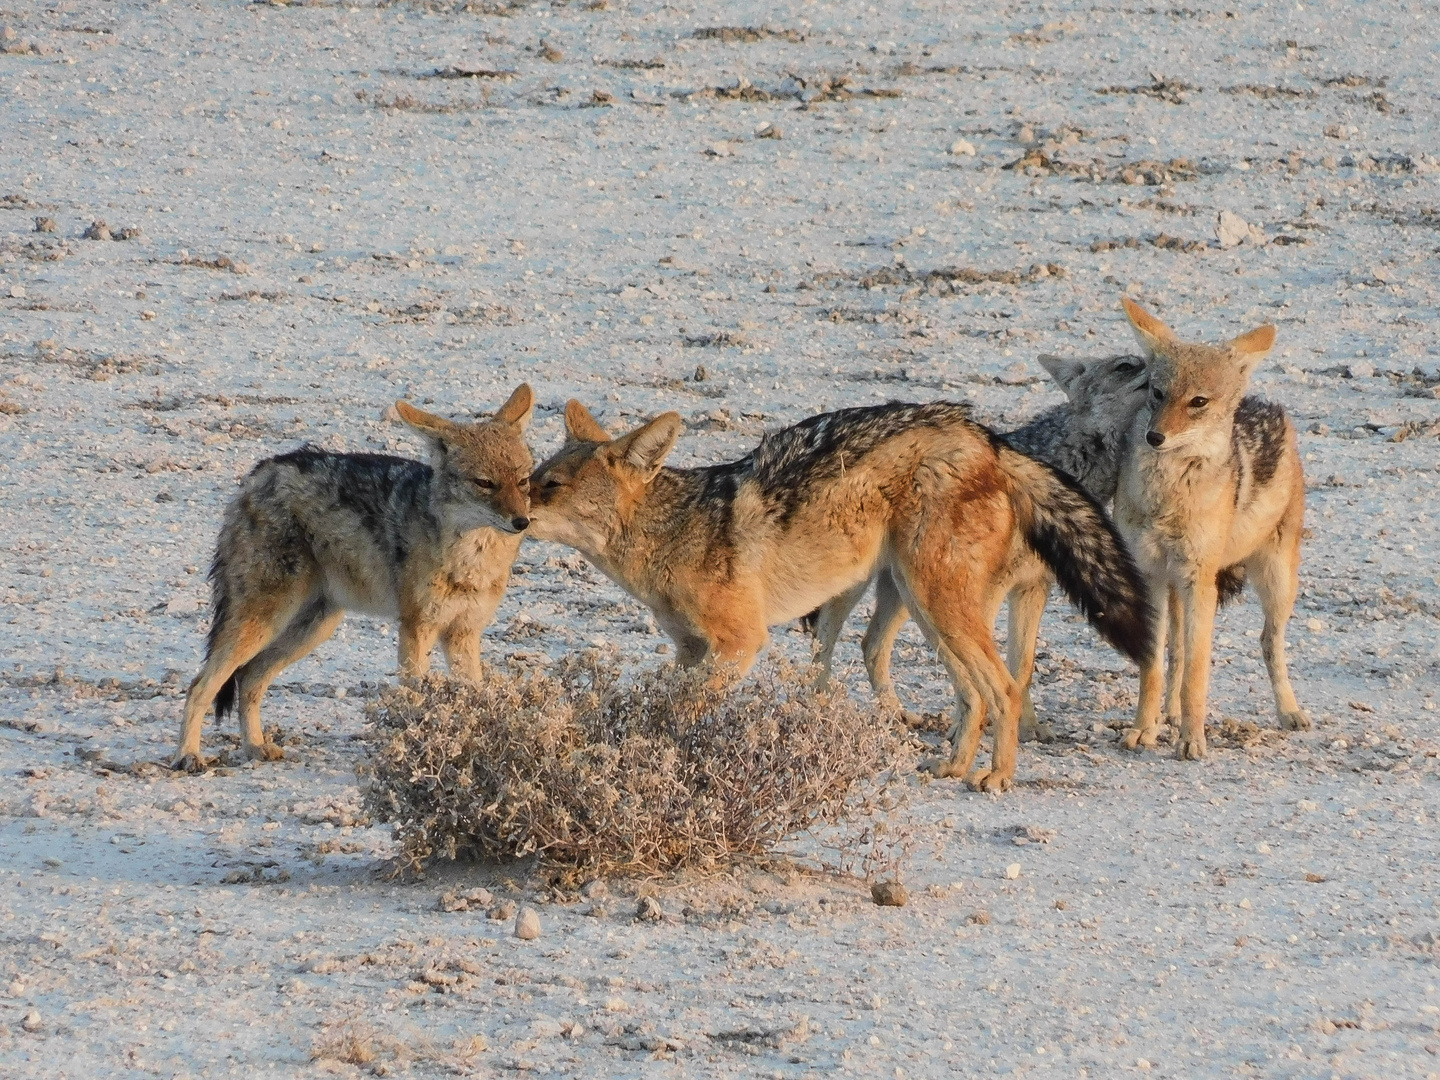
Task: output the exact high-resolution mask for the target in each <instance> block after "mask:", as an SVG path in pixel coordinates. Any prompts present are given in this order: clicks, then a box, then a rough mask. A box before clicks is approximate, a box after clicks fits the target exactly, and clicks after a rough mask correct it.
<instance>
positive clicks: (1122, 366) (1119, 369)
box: [1115, 360, 1140, 375]
mask: <svg viewBox="0 0 1440 1080" xmlns="http://www.w3.org/2000/svg"><path fill="white" fill-rule="evenodd" d="M1139 370H1140V365H1139V364H1132V363H1131V362H1130V361H1129V360H1121V361H1120V363H1118V364H1116V365H1115V374H1117V375H1130V374H1132V373H1134V372H1136V371H1139Z"/></svg>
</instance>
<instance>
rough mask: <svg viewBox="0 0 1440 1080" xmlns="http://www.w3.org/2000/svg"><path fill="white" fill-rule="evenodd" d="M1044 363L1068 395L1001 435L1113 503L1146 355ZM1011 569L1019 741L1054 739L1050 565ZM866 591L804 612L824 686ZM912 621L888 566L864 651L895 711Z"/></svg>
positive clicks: (1142, 390)
mask: <svg viewBox="0 0 1440 1080" xmlns="http://www.w3.org/2000/svg"><path fill="white" fill-rule="evenodd" d="M1039 359H1040V364H1041V366H1042V367H1044V368H1045V370H1046V371H1048V372H1049V373H1050V376H1051V377H1052V378H1053V379H1054V380H1055V381H1056V383H1058V384H1059V386H1060V389H1062V390H1064V391H1065V395H1066V397H1067V398H1068V400H1067V401H1066V402H1065V403H1064V404H1063V405H1056V406H1055V407H1054V408H1051V409H1047V410H1045V412H1043V413H1041V414H1040V415H1039V416H1037V417H1036V418H1035V419H1034V420H1031V421H1030V422H1029V423H1028V424H1026V425H1024V426H1023V427H1020V428H1017V429H1016V430H1014V431H1011V432H1007V433H1006V434H1004V435H1002V436H1001V438H1003V439H1004V440H1005V441H1006V442H1007V443H1009V444H1010V445H1011V446H1012V447H1014V448H1015V449H1016V450H1019V451H1020V452H1021V453H1024V454H1028V455H1030V456H1031V457H1033V458H1036V459H1038V460H1040V461H1043V462H1046V463H1047V464H1050V465H1054V466H1055V467H1056V468H1058V469H1063V470H1064V471H1065V472H1067V473H1069V474H1070V475H1071V476H1073V477H1074V478H1075V479H1076V480H1077V481H1079V483H1080V486H1081V487H1083V488H1084V489H1085V490H1086V491H1088V492H1089V493H1090V494H1091V495H1093V496H1094V497H1095V498H1096V499H1098V500H1099V501H1100V502H1102V503H1103V502H1109V501H1110V499H1112V498H1113V497H1114V495H1115V483H1116V478H1117V476H1118V474H1119V471H1120V456H1121V451H1122V449H1123V446H1124V441H1125V436H1126V433H1127V432H1128V430H1129V428H1130V425H1131V423H1132V422H1133V421H1134V419H1135V414H1136V413H1137V412H1138V411H1139V410H1140V406H1141V405H1143V404H1144V403H1145V395H1146V374H1145V359H1144V357H1140V356H1109V357H1104V358H1101V359H1080V360H1066V359H1063V358H1061V357H1059V356H1041V357H1040V358H1039ZM1005 573H1006V574H1007V576H1008V578H1009V582H1010V586H1009V590H1008V593H1009V596H1008V601H1009V602H1008V606H1009V610H1010V632H1009V635H1008V637H1007V639H1006V650H1005V651H1006V663H1007V664H1008V666H1009V668H1010V674H1011V675H1013V676H1014V677H1015V681H1016V682H1017V683H1018V684H1019V686H1020V739H1021V741H1022V742H1030V741H1033V740H1036V739H1041V740H1048V739H1050V738H1051V737H1052V735H1051V732H1050V729H1049V728H1048V727H1047V726H1045V725H1044V724H1041V723H1040V722H1039V721H1038V720H1037V719H1036V717H1035V706H1034V704H1033V703H1032V702H1031V700H1030V679H1031V676H1032V675H1033V674H1034V672H1035V639H1036V637H1037V636H1038V635H1039V633H1040V617H1041V615H1043V614H1044V612H1045V604H1046V602H1047V601H1048V600H1049V597H1050V588H1051V586H1052V585H1054V584H1055V578H1054V575H1052V574H1051V573H1050V570H1049V568H1048V567H1047V566H1046V565H1045V563H1044V561H1043V560H1042V559H1040V558H1039V557H1038V556H1037V555H1036V554H1035V553H1034V552H1033V551H1031V550H1030V549H1029V548H1028V547H1026V548H1024V549H1023V550H1022V551H1021V552H1020V554H1019V556H1018V558H1017V560H1016V561H1015V563H1014V564H1012V565H1011V566H1009V567H1007V568H1006V571H1005ZM865 588H866V583H864V582H862V583H861V584H860V585H858V586H856V587H855V588H854V589H852V590H851V591H849V592H846V593H842V594H841V595H839V596H837V597H835V598H834V599H833V600H830V601H828V602H827V603H825V604H824V605H822V606H821V607H820V609H819V610H817V611H813V612H811V613H810V614H809V615H807V616H806V617H805V620H804V622H805V624H806V625H807V626H808V627H813V629H814V632H815V636H816V638H817V639H818V641H819V648H818V649H817V651H816V655H815V659H816V662H817V663H818V664H819V665H820V668H821V676H820V685H821V686H824V685H825V684H826V683H827V682H828V681H829V677H830V665H831V659H832V657H833V656H834V653H835V641H836V639H837V638H838V637H839V636H840V628H841V627H842V626H843V624H844V622H845V618H846V616H848V615H849V613H850V611H851V609H852V608H853V607H854V606H855V605H856V604H857V603H859V601H860V598H861V597H862V596H863V595H864V593H865ZM909 617H910V613H909V612H908V611H906V610H905V605H904V603H902V602H901V600H900V594H899V592H898V591H897V590H896V588H895V583H894V581H892V580H891V578H890V575H889V573H888V572H887V571H884V570H881V571H880V572H879V573H878V574H877V575H876V577H875V612H874V614H873V615H872V616H871V618H870V625H869V626H867V627H866V628H865V637H864V639H863V640H862V642H861V649H862V651H863V653H864V656H865V670H866V672H867V673H868V674H869V676H870V685H871V687H873V688H874V690H875V693H876V694H877V696H878V697H879V698H880V701H881V703H882V705H884V706H885V707H887V708H890V709H895V710H898V709H899V708H900V701H899V698H897V697H896V695H895V688H894V685H893V684H892V683H891V681H890V654H891V651H892V650H893V649H894V646H895V638H896V636H897V635H898V634H899V633H900V628H901V627H902V626H904V625H905V620H906V619H908V618H909Z"/></svg>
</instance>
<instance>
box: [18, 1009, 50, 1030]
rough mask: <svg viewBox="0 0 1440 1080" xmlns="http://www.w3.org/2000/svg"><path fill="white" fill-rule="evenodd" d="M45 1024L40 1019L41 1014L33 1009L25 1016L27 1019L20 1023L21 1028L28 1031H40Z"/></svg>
mask: <svg viewBox="0 0 1440 1080" xmlns="http://www.w3.org/2000/svg"><path fill="white" fill-rule="evenodd" d="M44 1023H45V1022H44V1021H43V1020H41V1019H40V1014H39V1013H38V1012H36V1011H35V1010H34V1009H31V1010H30V1011H29V1012H27V1013H26V1014H25V1019H24V1020H21V1021H20V1026H21V1027H22V1028H24V1029H25V1030H26V1031H39V1030H40V1028H41V1026H42V1025H43V1024H44Z"/></svg>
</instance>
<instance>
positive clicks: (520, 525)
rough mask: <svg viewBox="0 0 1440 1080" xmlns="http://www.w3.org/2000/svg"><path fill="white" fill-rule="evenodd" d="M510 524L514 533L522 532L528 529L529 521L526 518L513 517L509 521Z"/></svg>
mask: <svg viewBox="0 0 1440 1080" xmlns="http://www.w3.org/2000/svg"><path fill="white" fill-rule="evenodd" d="M510 524H511V525H513V526H514V527H515V531H516V532H524V531H525V530H526V529H528V528H529V527H530V519H529V518H528V517H513V518H511V519H510Z"/></svg>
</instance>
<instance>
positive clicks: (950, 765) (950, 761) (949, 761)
mask: <svg viewBox="0 0 1440 1080" xmlns="http://www.w3.org/2000/svg"><path fill="white" fill-rule="evenodd" d="M920 771H921V772H928V773H929V774H930V775H931V776H933V777H935V779H937V780H953V779H956V778H958V777H962V776H964V775H965V770H964V769H962V768H960V767H959V763H958V762H956V761H955V759H954V758H948V757H933V758H925V759H924V760H922V761H921V762H920Z"/></svg>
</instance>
